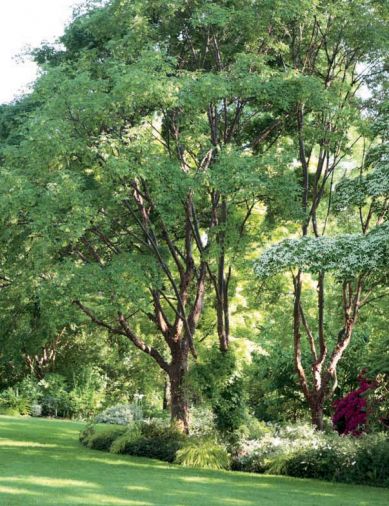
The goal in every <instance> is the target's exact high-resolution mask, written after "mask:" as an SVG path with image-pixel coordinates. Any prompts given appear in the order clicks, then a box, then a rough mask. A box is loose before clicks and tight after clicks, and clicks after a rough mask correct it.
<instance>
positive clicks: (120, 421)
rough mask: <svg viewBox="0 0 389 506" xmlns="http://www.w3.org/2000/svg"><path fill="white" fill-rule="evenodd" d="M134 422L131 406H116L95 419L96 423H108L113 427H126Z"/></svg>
mask: <svg viewBox="0 0 389 506" xmlns="http://www.w3.org/2000/svg"><path fill="white" fill-rule="evenodd" d="M133 420H134V413H133V406H132V405H131V404H118V405H117V406H112V407H110V408H107V409H105V410H104V411H102V412H101V413H100V414H98V415H97V416H96V417H95V422H96V423H109V424H113V425H128V424H129V423H131V422H132V421H133Z"/></svg>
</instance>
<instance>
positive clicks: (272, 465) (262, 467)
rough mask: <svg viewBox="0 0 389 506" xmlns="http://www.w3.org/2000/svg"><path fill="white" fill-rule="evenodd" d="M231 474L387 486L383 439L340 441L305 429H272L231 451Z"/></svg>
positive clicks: (388, 460) (388, 448) (387, 446)
mask: <svg viewBox="0 0 389 506" xmlns="http://www.w3.org/2000/svg"><path fill="white" fill-rule="evenodd" d="M231 453H232V469H234V470H239V471H248V472H255V473H268V474H283V475H288V476H295V477H300V478H317V479H321V480H329V481H340V482H348V483H366V484H370V485H378V486H389V440H388V437H387V435H385V434H383V433H381V434H374V435H366V434H365V435H361V437H359V438H355V437H352V436H351V435H350V436H345V435H342V436H339V435H338V434H337V433H336V432H332V433H324V432H317V431H315V430H314V429H313V428H312V427H311V426H309V425H300V426H287V427H275V428H274V430H273V432H272V433H267V434H265V435H264V436H263V437H261V438H259V439H251V440H250V439H247V440H243V441H241V442H240V444H239V445H238V446H237V447H235V448H233V449H231Z"/></svg>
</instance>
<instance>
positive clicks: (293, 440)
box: [232, 424, 324, 473]
mask: <svg viewBox="0 0 389 506" xmlns="http://www.w3.org/2000/svg"><path fill="white" fill-rule="evenodd" d="M323 437H324V435H323V434H322V433H319V432H316V431H315V430H314V428H313V427H312V426H311V425H308V424H302V425H300V426H286V427H279V426H274V427H273V430H269V432H267V433H264V434H263V436H262V437H260V438H258V439H246V440H242V441H241V442H240V443H239V444H238V445H237V446H236V447H235V448H234V449H232V454H233V462H232V467H233V469H236V470H241V471H250V472H254V473H264V472H266V471H268V470H269V469H270V468H271V466H272V464H273V463H274V462H275V460H276V459H278V458H279V457H281V456H285V455H290V454H292V453H293V452H295V451H297V450H300V449H303V448H318V447H319V446H320V444H321V441H322V438H323Z"/></svg>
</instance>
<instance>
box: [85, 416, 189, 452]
mask: <svg viewBox="0 0 389 506" xmlns="http://www.w3.org/2000/svg"><path fill="white" fill-rule="evenodd" d="M186 439H187V437H186V436H185V435H184V434H182V433H181V432H179V431H178V430H177V429H175V428H172V427H170V426H169V425H166V424H165V423H163V422H161V421H160V420H151V421H148V422H145V421H143V422H136V423H132V424H130V425H129V426H128V427H124V426H123V427H112V428H111V427H107V428H103V429H102V428H101V427H100V428H96V427H95V426H88V427H87V428H86V429H85V430H84V431H82V432H81V434H80V441H81V443H82V444H83V445H84V446H87V447H88V448H93V449H96V450H109V451H111V452H112V453H121V454H127V455H135V456H138V457H148V458H152V459H159V460H164V461H166V462H173V461H174V459H175V456H176V452H177V450H179V449H180V448H182V446H183V444H184V442H185V440H186Z"/></svg>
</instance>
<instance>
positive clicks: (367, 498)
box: [0, 417, 389, 506]
mask: <svg viewBox="0 0 389 506" xmlns="http://www.w3.org/2000/svg"><path fill="white" fill-rule="evenodd" d="M81 427H82V424H80V423H73V422H63V421H55V420H53V421H49V420H41V419H29V418H11V417H0V505H1V506H12V505H20V506H29V505H40V506H44V505H48V504H50V505H53V506H54V505H55V506H56V505H69V506H72V505H76V504H77V505H78V504H79V505H81V504H83V505H89V506H91V505H95V504H96V505H105V506H109V505H122V506H127V505H128V506H163V505H169V506H201V505H204V506H205V505H206V506H213V505H215V506H216V505H218V506H254V505H255V506H270V505H271V506H283V505H285V506H306V505H310V506H320V505H326V506H346V505H350V506H351V505H352V506H357V505H360V506H362V505H366V506H375V505H377V506H383V505H384V504H389V492H388V490H385V489H377V488H373V487H360V486H349V485H340V484H331V483H326V482H320V481H313V480H298V479H293V478H284V477H276V476H260V475H254V474H243V473H232V472H226V471H225V472H223V471H203V470H193V469H187V468H180V467H178V466H171V465H167V464H164V463H161V462H156V461H152V460H147V459H141V458H133V457H127V456H122V455H111V454H108V453H102V452H97V451H93V450H88V449H86V448H83V447H82V446H81V445H80V444H79V443H78V433H79V430H80V428H81Z"/></svg>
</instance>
